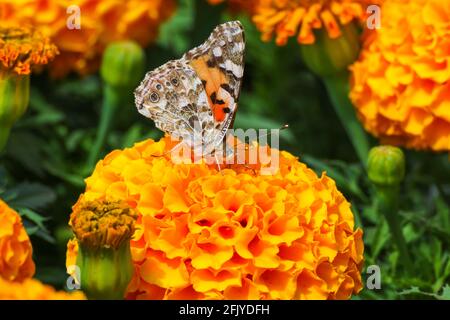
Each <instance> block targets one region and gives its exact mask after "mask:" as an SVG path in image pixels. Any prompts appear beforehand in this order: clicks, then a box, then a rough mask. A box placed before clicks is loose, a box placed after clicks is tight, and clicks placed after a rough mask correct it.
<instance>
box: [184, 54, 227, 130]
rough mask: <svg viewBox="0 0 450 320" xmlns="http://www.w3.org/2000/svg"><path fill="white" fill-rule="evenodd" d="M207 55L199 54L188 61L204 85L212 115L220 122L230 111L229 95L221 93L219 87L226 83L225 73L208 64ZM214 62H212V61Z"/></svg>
mask: <svg viewBox="0 0 450 320" xmlns="http://www.w3.org/2000/svg"><path fill="white" fill-rule="evenodd" d="M208 58H209V57H208V56H201V57H198V58H197V59H194V60H192V61H191V62H190V65H191V66H192V68H193V69H194V70H195V72H196V73H197V75H198V76H199V78H200V79H201V80H202V82H203V85H204V86H205V91H206V94H207V96H208V101H209V105H210V106H211V110H212V112H213V115H214V120H216V121H218V122H222V121H224V120H225V118H226V116H227V114H228V113H229V112H230V105H229V104H230V101H229V100H230V99H229V96H225V95H222V94H221V90H220V87H221V85H223V84H227V82H228V80H227V77H226V75H225V74H224V73H223V72H222V71H221V70H220V69H219V68H218V67H216V66H214V65H213V66H210V65H209V62H208V61H210V60H208ZM213 63H214V62H213Z"/></svg>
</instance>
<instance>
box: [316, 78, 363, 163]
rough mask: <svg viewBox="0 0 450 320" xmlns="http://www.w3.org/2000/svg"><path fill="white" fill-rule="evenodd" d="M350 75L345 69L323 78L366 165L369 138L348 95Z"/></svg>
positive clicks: (340, 118)
mask: <svg viewBox="0 0 450 320" xmlns="http://www.w3.org/2000/svg"><path fill="white" fill-rule="evenodd" d="M348 77H349V74H348V72H347V71H344V72H341V73H338V74H336V75H333V76H327V77H322V79H323V81H324V83H325V86H326V88H327V91H328V94H329V95H330V98H331V102H332V104H333V107H334V110H335V111H336V113H337V115H338V117H339V120H340V121H341V123H342V126H343V127H344V129H345V131H346V133H347V135H348V137H349V138H350V141H351V143H352V144H353V148H354V149H355V151H356V153H357V155H358V158H359V160H360V161H361V163H362V164H363V165H364V167H366V165H367V156H368V154H369V139H368V136H367V134H366V132H365V130H364V128H363V127H362V126H361V123H360V122H359V120H358V118H357V117H356V112H355V109H354V108H353V105H352V103H351V102H350V99H349V97H348V93H349V81H348Z"/></svg>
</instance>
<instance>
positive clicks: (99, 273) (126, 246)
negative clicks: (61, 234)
mask: <svg viewBox="0 0 450 320" xmlns="http://www.w3.org/2000/svg"><path fill="white" fill-rule="evenodd" d="M77 266H78V267H79V268H80V272H81V279H80V280H81V290H83V292H84V293H85V294H86V296H87V297H88V299H90V300H122V299H123V298H124V297H125V293H126V289H127V287H128V284H129V283H130V281H131V278H132V276H133V272H134V267H133V263H132V260H131V251H130V241H124V243H122V245H121V246H120V247H119V248H117V249H114V248H87V247H85V246H83V245H81V244H80V247H79V252H78V256H77Z"/></svg>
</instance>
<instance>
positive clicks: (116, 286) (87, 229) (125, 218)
mask: <svg viewBox="0 0 450 320" xmlns="http://www.w3.org/2000/svg"><path fill="white" fill-rule="evenodd" d="M136 218H137V213H136V211H135V210H134V209H133V208H131V207H130V206H128V204H127V203H125V202H120V201H119V202H102V201H89V202H82V203H81V204H79V205H78V206H75V208H74V211H73V213H72V214H71V216H70V222H69V225H70V226H71V227H72V230H73V232H74V233H75V236H76V238H77V240H78V245H79V248H78V255H77V258H76V265H77V266H78V268H79V270H80V278H81V279H80V280H81V290H83V291H84V292H85V294H86V296H87V297H88V298H89V299H123V298H124V295H125V290H126V289H127V286H128V283H129V282H130V280H131V278H132V276H133V272H134V267H133V263H132V260H131V251H130V239H131V236H132V235H133V233H134V222H135V220H136Z"/></svg>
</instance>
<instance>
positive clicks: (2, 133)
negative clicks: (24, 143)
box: [0, 124, 11, 154]
mask: <svg viewBox="0 0 450 320" xmlns="http://www.w3.org/2000/svg"><path fill="white" fill-rule="evenodd" d="M10 131H11V127H10V126H8V125H5V124H0V154H1V153H2V152H3V149H4V148H5V147H6V144H7V143H8V137H9V132H10Z"/></svg>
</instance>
